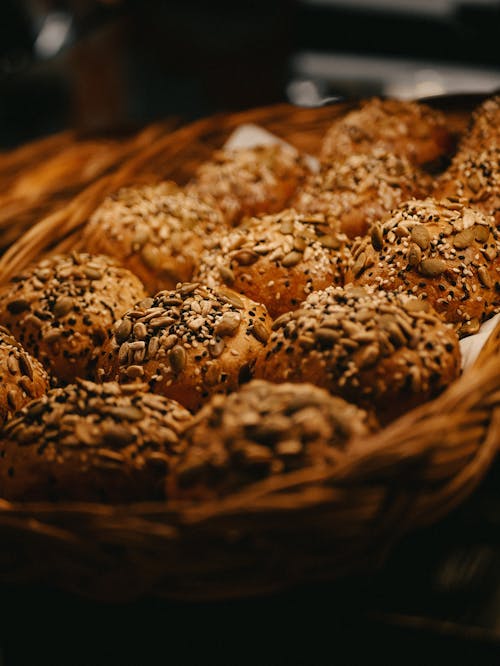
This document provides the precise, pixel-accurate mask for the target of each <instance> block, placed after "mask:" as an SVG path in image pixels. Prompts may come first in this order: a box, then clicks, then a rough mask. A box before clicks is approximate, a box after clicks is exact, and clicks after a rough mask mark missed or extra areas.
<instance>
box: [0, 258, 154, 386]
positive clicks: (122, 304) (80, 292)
mask: <svg viewBox="0 0 500 666" xmlns="http://www.w3.org/2000/svg"><path fill="white" fill-rule="evenodd" d="M145 295H146V294H145V292H144V288H143V286H142V284H141V282H140V281H139V279H138V278H137V277H136V276H135V275H133V274H132V273H131V272H130V271H128V270H127V269H125V268H122V267H121V266H119V265H118V264H117V263H116V262H115V261H114V260H113V259H110V258H109V257H104V256H98V255H95V256H93V255H89V254H77V253H73V254H71V255H57V256H54V257H51V258H50V259H44V260H43V261H41V262H40V263H39V264H37V265H36V266H34V267H32V268H30V269H28V270H27V271H26V272H25V273H23V274H22V275H18V276H17V277H15V278H13V280H12V281H11V284H10V286H9V287H8V289H7V290H6V291H5V292H4V293H2V295H0V320H1V321H2V322H4V324H5V325H6V326H7V327H8V328H9V329H10V330H11V331H12V333H13V335H14V336H15V337H16V339H18V340H19V341H20V342H21V343H22V345H23V346H24V348H25V349H26V350H27V351H28V352H29V353H30V354H33V356H35V357H36V358H38V360H39V361H41V362H42V364H43V365H44V366H45V368H47V370H49V372H50V374H52V375H54V377H56V378H58V379H59V380H61V381H63V382H72V381H74V379H75V377H87V378H92V376H93V370H94V366H95V361H96V358H97V356H98V354H99V351H100V347H101V344H102V343H103V342H104V340H105V338H106V337H107V335H108V331H109V329H110V328H111V327H112V325H113V322H114V321H115V320H116V319H118V317H120V316H121V315H122V314H123V313H124V312H125V310H127V309H128V308H129V307H131V304H133V303H136V302H137V301H139V300H140V299H141V298H144V297H145Z"/></svg>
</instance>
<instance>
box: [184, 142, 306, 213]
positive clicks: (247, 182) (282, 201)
mask: <svg viewBox="0 0 500 666" xmlns="http://www.w3.org/2000/svg"><path fill="white" fill-rule="evenodd" d="M307 173H308V168H307V166H306V164H305V162H304V160H303V158H302V157H300V156H299V154H298V153H297V151H296V150H295V149H294V148H292V147H290V146H286V145H282V144H273V145H267V146H257V147H254V148H244V149H239V150H219V151H217V152H216V153H215V155H214V157H213V158H212V160H211V161H210V162H205V163H204V164H202V165H201V166H200V167H199V168H198V170H197V171H196V173H195V176H194V178H193V179H192V180H191V182H190V183H189V184H188V186H187V191H188V192H192V193H195V194H197V195H198V196H202V197H206V196H212V197H214V198H215V200H216V201H217V203H218V204H219V206H220V208H221V210H222V211H223V213H224V217H225V219H226V222H227V223H228V224H233V225H235V224H238V223H239V222H240V220H241V219H242V218H244V217H253V216H255V215H260V214H263V213H277V212H278V211H280V210H282V209H283V208H286V206H287V205H288V203H289V201H290V199H291V197H292V196H293V194H294V193H295V191H296V190H297V188H298V187H299V185H300V184H301V183H302V182H303V180H304V178H305V176H306V174H307Z"/></svg>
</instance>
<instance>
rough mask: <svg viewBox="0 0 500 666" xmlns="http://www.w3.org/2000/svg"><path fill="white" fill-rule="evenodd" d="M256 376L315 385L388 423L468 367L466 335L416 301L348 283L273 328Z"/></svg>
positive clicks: (309, 301) (318, 294)
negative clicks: (461, 337) (463, 347)
mask: <svg viewBox="0 0 500 666" xmlns="http://www.w3.org/2000/svg"><path fill="white" fill-rule="evenodd" d="M273 329H274V333H273V334H272V335H271V337H270V339H269V342H268V344H267V348H266V350H265V351H264V352H263V353H262V354H261V356H260V358H259V360H258V361H257V365H256V368H255V376H256V377H261V378H264V379H272V380H273V381H282V382H285V381H293V382H312V383H314V384H316V386H321V387H323V388H325V389H327V390H328V391H330V392H331V393H333V394H336V395H340V396H342V397H343V398H344V399H346V400H349V401H350V402H354V403H356V404H358V405H361V406H363V407H365V408H369V407H374V408H375V409H376V413H377V416H378V417H379V418H380V420H381V421H382V422H384V423H385V422H387V421H390V420H392V419H394V418H395V417H397V416H399V415H401V414H402V413H404V412H406V411H408V410H409V409H412V408H413V407H415V406H416V405H418V404H421V403H423V402H425V401H427V400H430V399H431V398H433V397H435V396H436V395H438V394H439V393H440V392H441V391H442V390H443V388H445V387H446V386H447V385H448V384H449V383H450V382H451V381H453V380H454V379H455V378H456V377H457V376H458V375H459V372H460V351H459V344H458V337H457V335H456V333H455V332H454V331H453V329H452V327H450V326H448V325H446V324H445V323H444V322H443V321H442V320H441V318H440V317H439V316H438V315H437V314H436V313H435V312H433V311H431V309H430V308H429V307H426V304H425V303H422V302H421V301H419V300H417V299H416V298H406V297H404V296H398V295H396V294H389V293H386V292H384V291H382V290H376V289H374V288H369V287H367V288H365V289H364V288H361V287H355V286H353V285H348V286H347V287H345V288H341V287H330V288H328V289H326V290H324V291H320V292H316V293H314V294H311V295H310V296H309V297H308V298H307V300H306V301H305V302H304V303H302V305H301V307H300V309H299V310H297V311H295V312H290V313H288V314H286V315H284V316H283V317H280V319H279V320H276V321H275V323H274V326H273Z"/></svg>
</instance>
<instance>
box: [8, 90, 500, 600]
mask: <svg viewBox="0 0 500 666" xmlns="http://www.w3.org/2000/svg"><path fill="white" fill-rule="evenodd" d="M478 101H480V98H478V97H477V96H465V97H460V98H455V97H453V98H450V97H443V98H436V99H435V100H434V101H433V103H436V104H437V105H439V106H440V107H441V108H442V109H443V110H444V111H445V112H446V113H447V114H448V118H449V121H450V123H452V124H453V126H454V127H455V128H456V129H457V131H460V130H462V129H463V128H464V126H465V123H466V122H467V119H468V115H469V112H470V109H471V108H473V106H475V105H476V104H477V103H478ZM348 108H350V104H339V105H334V106H331V107H323V108H319V109H297V108H294V107H290V106H288V105H281V106H275V107H271V108H265V109H258V110H253V111H249V112H245V113H240V114H233V115H223V116H217V117H213V118H209V119H205V120H201V121H199V122H196V123H194V124H192V125H189V126H187V127H183V128H181V129H179V130H176V131H174V132H172V133H170V134H167V133H165V132H163V133H162V132H157V131H156V133H155V131H153V130H151V134H150V137H153V138H154V140H151V141H150V142H148V144H147V145H146V146H143V147H142V148H138V149H136V150H134V151H133V154H132V155H130V154H128V155H125V157H126V159H121V160H115V162H114V163H113V164H114V166H113V168H112V169H111V167H110V168H109V169H108V172H107V173H106V174H105V175H104V176H102V177H101V178H99V179H97V180H94V182H92V183H91V184H90V185H87V186H86V187H85V188H84V189H82V190H81V191H80V192H79V193H78V194H76V196H74V197H73V198H72V199H71V200H70V201H69V202H67V203H65V204H64V205H63V206H62V207H59V208H57V209H54V208H52V209H51V212H50V213H49V214H48V215H47V216H46V217H44V218H43V219H41V220H40V221H39V222H37V223H36V224H33V225H32V226H31V227H30V228H29V229H28V230H27V231H25V232H24V233H22V235H21V236H20V237H19V238H18V240H17V241H16V242H14V243H13V244H12V245H11V246H10V247H9V249H8V250H7V251H6V252H5V254H4V255H3V257H2V258H1V259H0V282H3V281H5V280H7V279H8V278H9V277H10V276H11V275H12V274H14V273H15V272H17V271H18V270H20V269H22V268H24V267H25V266H26V265H27V263H29V262H30V261H31V260H33V259H36V258H38V257H40V256H42V255H44V254H46V253H50V252H53V251H54V250H55V249H58V250H60V249H66V250H68V249H70V248H75V247H78V246H79V243H80V231H81V228H82V225H83V224H84V223H85V221H86V220H87V219H88V216H89V214H90V213H91V212H92V211H93V210H94V208H95V207H96V206H97V205H98V204H99V203H100V201H101V200H102V198H103V197H104V196H105V195H107V194H108V193H110V192H112V191H115V190H116V189H117V188H118V187H120V186H122V185H124V184H130V183H133V182H137V180H139V179H140V180H141V181H143V180H145V179H146V180H157V179H159V178H172V179H174V180H176V181H177V182H179V183H183V182H185V181H186V179H187V178H188V177H189V175H190V174H191V173H192V171H193V169H194V168H195V166H196V165H197V164H198V163H200V162H201V161H203V160H204V159H206V158H207V157H208V156H209V155H210V154H211V152H212V150H213V149H214V148H216V147H219V146H221V145H222V144H223V143H224V141H225V139H226V138H227V137H228V135H229V134H230V133H231V131H232V130H233V129H234V128H235V127H237V126H238V125H240V124H242V123H247V122H253V123H257V124H259V125H261V126H263V127H265V128H266V129H268V130H269V131H271V132H274V133H275V134H277V135H278V136H281V137H283V138H284V139H286V140H287V141H289V142H290V143H292V144H294V145H296V146H297V147H298V148H300V149H301V150H305V151H307V152H309V153H311V154H314V153H315V152H316V151H317V148H318V145H319V141H320V138H321V136H322V134H323V133H324V131H325V129H326V127H327V126H328V124H329V123H330V122H331V121H332V119H333V118H334V117H338V116H340V115H342V114H344V113H345V112H346V110H347V109H348ZM144 135H145V134H144V133H143V134H142V136H144ZM64 137H66V138H64ZM63 138H64V140H63ZM69 138H70V139H71V137H69ZM67 139H68V137H67V135H63V137H59V140H60V143H59V144H58V143H57V139H53V140H52V141H53V143H54V145H57V146H58V147H57V150H58V151H61V150H62V148H63V145H62V144H64V141H67ZM61 142H62V143H61ZM49 144H50V142H48V143H47V145H49ZM47 145H45V148H47ZM65 145H67V144H65ZM40 146H42V148H43V143H42V144H38V148H40ZM42 148H40V153H41V152H43V150H42ZM69 149H73V150H74V147H73V146H72V141H71V145H70V146H68V150H69ZM24 150H25V154H26V155H29V150H28V149H24ZM18 152H19V153H21V151H18ZM8 157H9V156H0V158H2V159H3V160H4V162H2V161H1V159H0V175H1V174H3V173H4V172H5V169H2V166H3V165H4V164H5V163H6V162H7V160H8ZM18 157H19V155H18ZM12 159H14V158H12ZM40 159H43V157H41V158H40ZM118 161H119V162H120V163H119V164H118ZM21 162H22V160H21V158H19V159H18V162H17V163H18V172H20V170H21V169H20V167H19V164H21ZM82 185H83V183H82ZM7 189H8V188H7ZM46 194H47V193H46ZM54 196H55V197H56V196H57V195H54ZM50 199H51V196H48V200H50ZM34 210H35V209H34ZM25 222H26V218H25V217H24V216H23V215H21V216H20V221H17V220H15V219H14V220H11V226H12V227H13V228H16V229H18V230H19V229H22V230H24V228H25V226H24V225H25ZM14 232H15V231H13V232H12V233H14ZM499 340H500V331H496V332H495V333H494V334H493V335H492V337H491V338H490V340H489V342H488V344H487V345H486V346H485V348H484V349H483V352H482V353H481V355H480V357H479V359H478V361H477V362H476V364H475V366H474V367H473V368H471V369H469V370H467V372H466V373H464V374H463V375H462V377H460V379H458V380H457V381H456V382H455V383H454V384H453V385H452V386H451V387H450V388H449V389H448V390H447V391H446V392H445V393H444V394H443V395H441V396H440V397H439V398H437V399H436V400H434V401H433V402H430V403H428V404H426V405H423V406H421V407H420V408H418V409H415V410H414V411H412V412H410V413H408V414H406V415H405V416H403V417H402V418H400V419H399V420H397V421H396V422H394V423H393V424H392V425H391V426H389V427H387V428H386V429H384V430H383V431H382V432H380V433H378V434H376V435H374V436H371V437H370V438H367V439H363V440H360V441H357V442H355V443H354V444H353V446H352V447H351V449H350V450H349V452H348V453H346V454H345V457H344V459H343V460H342V461H341V462H340V463H339V464H338V465H337V466H336V467H335V468H332V469H328V470H322V471H318V470H302V471H299V472H294V473H292V474H288V475H283V477H273V478H270V479H267V480H265V481H262V482H259V483H256V484H254V485H253V486H251V487H248V488H247V489H245V490H243V491H241V492H239V493H238V494H234V495H231V496H229V497H227V498H224V499H220V500H213V501H210V502H207V503H203V504H192V503H179V504H175V505H174V504H169V505H168V506H167V505H166V504H164V503H138V504H134V505H127V506H109V505H99V504H81V503H60V504H49V503H29V504H21V503H17V504H12V503H9V502H5V501H2V500H0V535H1V542H2V548H1V549H0V580H1V581H4V582H8V583H16V582H23V583H25V582H37V583H48V584H49V585H52V586H58V587H61V588H64V589H66V590H69V591H73V592H76V593H78V594H81V595H85V596H88V597H91V598H94V599H103V600H114V601H116V600H121V599H129V598H133V597H137V596H143V595H148V596H149V595H152V596H161V597H168V598H179V599H198V600H199V599H216V598H228V597H241V596H248V595H255V594H262V593H266V592H269V591H272V590H276V589H282V588H285V587H288V586H290V585H293V584H295V583H303V582H310V581H315V580H316V581H317V580H332V579H335V578H338V577H340V576H344V575H346V574H353V573H354V574H355V573H359V572H363V571H364V572H366V571H370V570H372V569H373V568H374V567H377V566H378V565H379V564H380V563H381V562H382V561H383V559H384V556H385V555H386V554H387V552H388V550H389V549H390V548H391V546H392V545H393V544H394V543H395V542H396V541H397V540H398V539H399V538H400V537H401V536H402V535H403V534H404V533H405V532H408V531H410V530H413V529H415V528H418V527H420V526H423V525H426V524H429V523H431V522H434V521H437V520H439V519H440V518H441V517H442V516H444V515H445V514H446V513H448V512H449V511H450V510H451V509H453V508H454V507H455V506H457V505H458V504H459V503H461V502H462V501H463V500H464V499H465V498H466V497H467V496H468V495H469V494H470V493H471V492H472V490H473V489H474V488H475V487H476V486H477V485H478V484H479V483H480V481H481V479H482V477H483V476H484V474H485V473H486V471H487V470H488V468H489V466H490V464H491V462H492V460H493V459H494V457H495V455H496V449H497V445H498V442H499V441H500V350H499V347H500V342H499Z"/></svg>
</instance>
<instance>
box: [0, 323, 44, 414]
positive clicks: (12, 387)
mask: <svg viewBox="0 0 500 666" xmlns="http://www.w3.org/2000/svg"><path fill="white" fill-rule="evenodd" d="M48 388H49V378H48V376H47V373H46V372H45V370H44V368H43V366H42V365H41V363H39V362H38V361H37V360H36V359H35V358H33V357H32V356H30V355H29V354H27V353H26V352H25V351H24V349H23V348H22V347H21V345H20V344H19V343H18V342H17V341H16V340H15V339H14V338H13V337H12V335H11V334H10V333H9V331H8V330H7V329H6V328H4V327H3V326H0V425H2V424H3V423H5V421H6V420H7V419H8V418H10V417H11V416H12V415H13V414H14V413H15V412H17V411H18V410H19V409H21V407H23V406H24V405H25V404H26V403H27V402H29V401H30V400H31V399H33V398H39V397H40V396H42V395H43V394H44V393H45V392H46V391H47V389H48Z"/></svg>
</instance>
